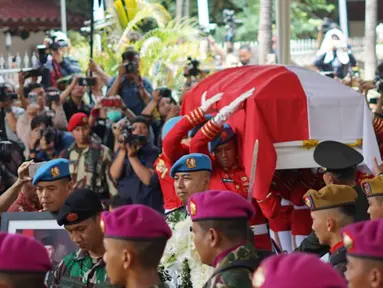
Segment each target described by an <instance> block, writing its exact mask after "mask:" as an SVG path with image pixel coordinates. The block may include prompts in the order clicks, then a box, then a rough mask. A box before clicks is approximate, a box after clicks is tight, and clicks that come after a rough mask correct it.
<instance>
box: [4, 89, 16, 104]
mask: <svg viewBox="0 0 383 288" xmlns="http://www.w3.org/2000/svg"><path fill="white" fill-rule="evenodd" d="M17 98H18V97H17V94H16V93H8V91H7V86H5V85H0V103H4V102H8V101H13V100H17Z"/></svg>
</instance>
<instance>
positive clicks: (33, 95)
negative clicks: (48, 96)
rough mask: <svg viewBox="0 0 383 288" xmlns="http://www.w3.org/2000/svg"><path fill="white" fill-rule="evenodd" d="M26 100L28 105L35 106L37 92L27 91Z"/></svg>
mask: <svg viewBox="0 0 383 288" xmlns="http://www.w3.org/2000/svg"><path fill="white" fill-rule="evenodd" d="M28 100H29V105H34V106H37V93H33V92H31V93H29V94H28Z"/></svg>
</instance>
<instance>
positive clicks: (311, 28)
mask: <svg viewBox="0 0 383 288" xmlns="http://www.w3.org/2000/svg"><path fill="white" fill-rule="evenodd" d="M152 2H157V1H155V0H153V1H152ZM175 2H176V1H174V0H162V1H161V3H162V4H163V5H164V6H165V7H166V8H167V9H168V11H169V12H170V13H171V14H172V15H175ZM337 2H338V1H337V0H292V3H291V21H292V23H291V28H292V31H291V36H292V38H293V39H297V38H315V37H316V34H317V26H318V25H319V24H320V23H321V20H322V19H323V18H324V17H330V18H333V19H334V18H337V17H336V14H335V13H336V9H335V8H336V5H335V4H336V3H337ZM224 9H231V10H234V11H235V12H236V17H237V19H239V20H241V21H242V24H241V25H238V28H237V31H236V39H235V40H236V41H256V40H257V37H258V24H259V0H211V1H209V15H210V22H211V23H216V24H217V25H218V28H217V29H216V31H215V34H214V37H215V38H216V40H218V41H224V37H225V28H224V25H225V24H224V22H223V16H222V11H223V10H224ZM273 14H274V15H273V18H274V24H275V7H274V13H273ZM190 16H191V17H198V8H197V1H190ZM334 16H335V17H334ZM274 26H275V25H274Z"/></svg>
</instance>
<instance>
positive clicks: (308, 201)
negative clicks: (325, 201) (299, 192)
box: [303, 196, 313, 208]
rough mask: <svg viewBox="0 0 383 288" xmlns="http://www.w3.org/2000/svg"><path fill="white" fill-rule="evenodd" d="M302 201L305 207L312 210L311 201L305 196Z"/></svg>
mask: <svg viewBox="0 0 383 288" xmlns="http://www.w3.org/2000/svg"><path fill="white" fill-rule="evenodd" d="M303 200H304V201H305V204H306V205H307V207H309V208H312V206H313V205H312V203H311V200H310V198H309V197H308V196H305V197H304V198H303Z"/></svg>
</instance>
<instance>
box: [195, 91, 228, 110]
mask: <svg viewBox="0 0 383 288" xmlns="http://www.w3.org/2000/svg"><path fill="white" fill-rule="evenodd" d="M206 95H207V91H205V92H204V93H203V94H202V101H201V107H200V108H201V110H202V112H203V113H206V112H207V111H208V110H209V108H210V106H211V105H213V104H214V103H215V102H218V101H219V100H221V99H222V96H223V93H218V94H217V95H214V96H213V97H211V98H209V99H208V100H206Z"/></svg>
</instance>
